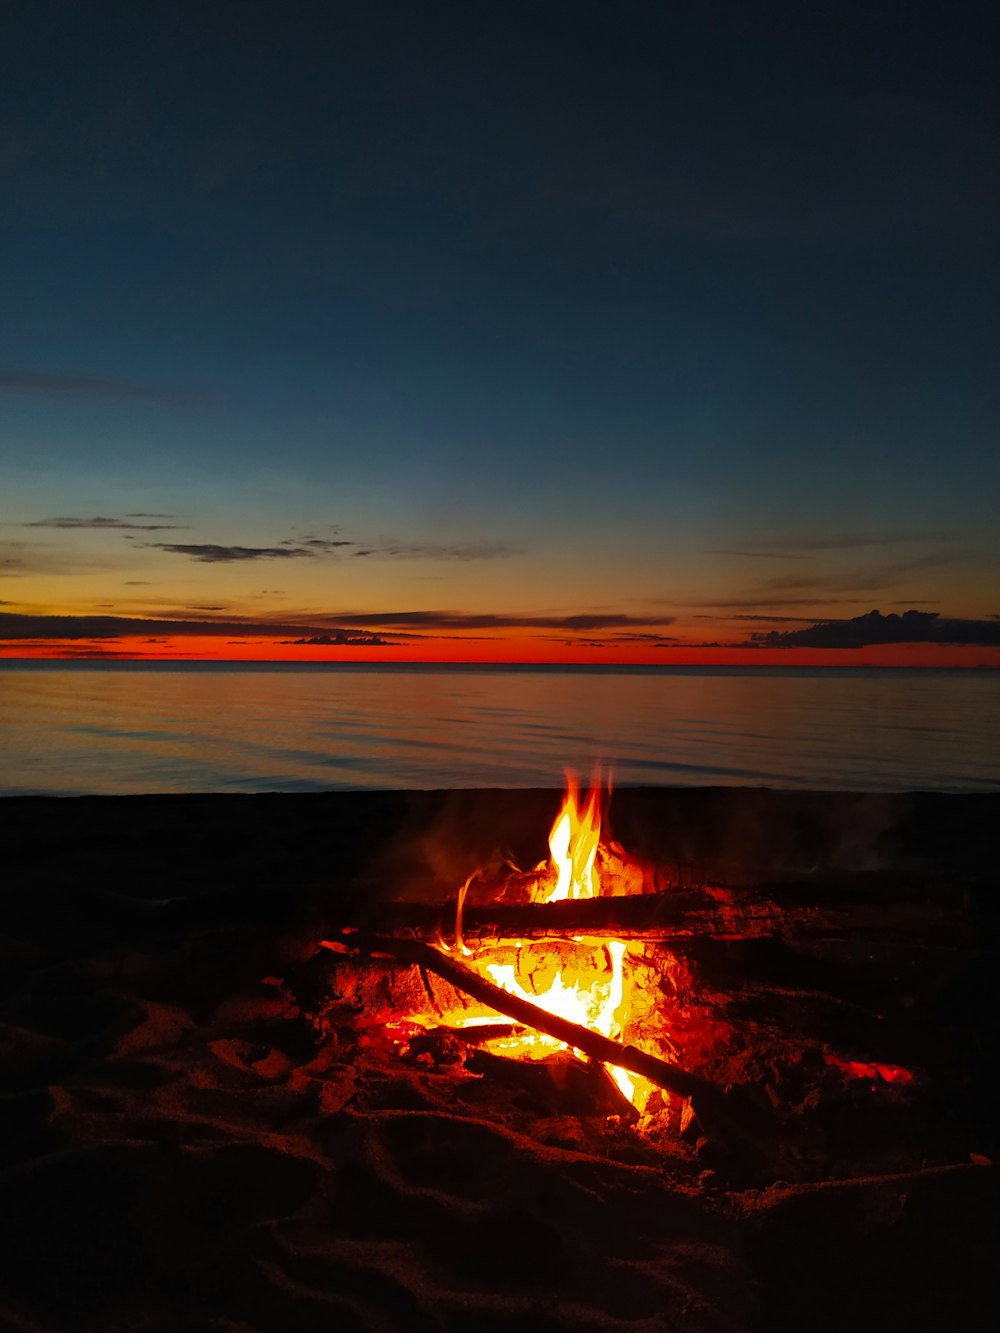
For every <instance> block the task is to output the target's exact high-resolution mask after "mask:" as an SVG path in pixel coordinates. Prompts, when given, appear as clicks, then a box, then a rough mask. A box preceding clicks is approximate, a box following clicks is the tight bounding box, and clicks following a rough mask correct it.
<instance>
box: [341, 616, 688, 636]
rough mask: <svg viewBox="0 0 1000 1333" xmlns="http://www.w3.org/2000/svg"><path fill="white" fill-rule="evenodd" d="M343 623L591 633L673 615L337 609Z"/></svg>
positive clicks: (669, 620)
mask: <svg viewBox="0 0 1000 1333" xmlns="http://www.w3.org/2000/svg"><path fill="white" fill-rule="evenodd" d="M332 618H334V619H336V620H339V621H340V622H341V623H342V624H346V625H379V626H382V627H390V626H391V627H394V628H400V629H404V628H405V629H429V630H479V629H485V630H497V629H551V630H575V631H579V632H581V633H592V632H594V631H595V630H605V629H629V628H631V627H633V626H634V627H636V628H640V629H641V628H647V627H649V626H666V625H672V624H673V623H674V622H675V620H676V619H677V617H676V616H632V615H622V614H620V613H615V612H610V613H591V612H587V613H584V614H580V615H566V616H532V615H512V614H508V615H500V614H496V613H493V612H486V613H482V612H465V611H365V612H351V611H340V612H337V613H336V615H335V616H334V617H332Z"/></svg>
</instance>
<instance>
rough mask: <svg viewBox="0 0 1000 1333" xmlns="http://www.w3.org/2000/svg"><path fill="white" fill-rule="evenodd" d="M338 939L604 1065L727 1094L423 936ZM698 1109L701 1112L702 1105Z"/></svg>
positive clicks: (684, 1093) (661, 1082)
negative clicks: (501, 981) (484, 973)
mask: <svg viewBox="0 0 1000 1333" xmlns="http://www.w3.org/2000/svg"><path fill="white" fill-rule="evenodd" d="M338 944H340V945H343V944H347V945H348V946H349V947H352V948H355V949H359V950H361V951H363V952H365V953H373V954H383V955H387V956H388V957H390V958H395V959H396V960H397V961H398V962H401V963H410V964H416V965H417V966H419V967H426V968H427V970H428V972H434V973H436V974H437V975H438V976H439V977H443V978H444V980H445V981H448V982H450V983H451V984H452V985H453V986H454V987H455V988H456V989H457V990H461V991H464V992H465V993H466V994H467V995H471V996H472V998H473V999H474V1000H478V1001H479V1002H480V1003H481V1004H485V1005H487V1006H488V1007H489V1008H490V1009H495V1010H496V1012H497V1013H499V1014H506V1016H507V1017H508V1018H513V1019H514V1020H515V1021H516V1022H518V1023H524V1024H525V1025H526V1026H527V1027H532V1028H534V1029H535V1030H536V1031H537V1032H544V1033H546V1034H547V1035H548V1036H550V1037H555V1039H556V1040H557V1041H564V1042H565V1043H566V1045H567V1046H571V1047H573V1048H574V1049H576V1050H578V1051H582V1052H583V1053H584V1055H588V1056H590V1058H591V1059H592V1060H597V1061H599V1062H600V1063H601V1064H609V1065H617V1066H619V1067H620V1068H622V1069H627V1070H629V1071H630V1072H631V1073H633V1074H639V1075H641V1076H642V1077H643V1078H646V1079H649V1081H650V1083H655V1084H656V1086H657V1087H659V1088H665V1089H666V1090H667V1091H668V1092H673V1093H676V1094H677V1096H679V1097H690V1098H695V1099H697V1098H698V1097H704V1096H705V1095H706V1094H707V1095H708V1096H711V1097H713V1098H714V1097H718V1096H720V1095H722V1094H721V1090H720V1089H719V1088H718V1087H717V1086H716V1085H715V1084H714V1083H710V1082H708V1080H707V1079H703V1078H699V1077H698V1076H697V1075H696V1074H690V1073H688V1071H687V1070H685V1069H681V1068H680V1067H679V1066H677V1065H672V1064H668V1063H667V1061H665V1060H660V1059H658V1058H657V1057H656V1056H655V1055H648V1054H647V1053H646V1052H645V1051H640V1050H638V1049H637V1048H636V1047H635V1046H623V1045H622V1043H621V1042H618V1041H612V1040H611V1038H610V1037H605V1036H602V1035H601V1033H599V1032H592V1031H591V1030H590V1028H585V1027H581V1026H580V1024H579V1023H571V1022H570V1021H569V1020H568V1019H565V1018H560V1017H559V1016H558V1015H556V1014H550V1013H549V1012H548V1011H547V1010H545V1009H541V1008H539V1006H538V1005H537V1004H532V1003H531V1001H530V1000H525V999H523V998H522V997H521V996H519V995H511V994H510V992H509V991H505V990H504V989H503V987H502V986H496V985H494V984H493V982H492V981H487V980H486V978H485V977H481V976H479V974H478V973H476V972H473V971H472V970H471V969H470V968H468V967H465V966H464V965H463V964H462V963H460V962H458V961H457V960H456V959H454V958H452V957H451V956H450V955H448V954H445V953H441V952H439V951H438V950H437V949H433V948H431V947H430V945H427V944H423V943H421V942H420V941H419V940H407V939H395V938H387V937H385V936H379V935H362V934H360V933H356V932H350V933H348V934H347V935H346V936H344V937H342V938H341V940H340V941H338ZM695 1110H696V1111H697V1106H695Z"/></svg>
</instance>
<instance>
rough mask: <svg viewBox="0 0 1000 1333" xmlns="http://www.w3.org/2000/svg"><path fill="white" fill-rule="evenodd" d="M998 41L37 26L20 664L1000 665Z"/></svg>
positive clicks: (993, 29) (13, 111)
mask: <svg viewBox="0 0 1000 1333" xmlns="http://www.w3.org/2000/svg"><path fill="white" fill-rule="evenodd" d="M998 49H1000V11H997V8H996V6H995V5H994V4H992V3H983V4H978V3H958V4H956V3H940V4H930V3H919V2H916V3H907V4H903V3H893V4H890V3H885V2H884V0H870V2H869V3H864V4H861V3H858V4H850V3H848V4H845V3H838V4H807V5H803V4H802V3H801V0H795V2H794V3H793V2H786V3H767V0H761V3H759V4H753V5H748V4H745V3H733V4H726V3H715V0H699V3H697V4H685V5H682V4H674V3H667V2H666V0H661V2H660V3H656V2H654V0H641V2H640V0H614V3H611V2H610V0H609V2H608V3H592V2H590V0H573V2H572V3H564V2H563V0H532V3H522V2H521V0H504V3H502V4H501V3H496V0H487V2H485V3H482V2H480V0H451V2H449V3H435V2H434V0H421V2H415V0H409V3H390V2H389V0H385V2H383V0H367V2H366V3H365V4H336V3H313V2H310V0H299V2H298V3H296V2H295V0H286V2H284V3H277V2H273V3H258V2H256V0H239V2H238V3H235V2H227V0H214V2H213V3H211V4H204V3H197V4H192V3H185V2H184V0H172V2H171V3H158V2H157V0H149V3H143V4H135V3H134V0H130V2H129V3H122V4H116V3H104V2H103V0H87V2H83V0H81V2H80V3H71V2H70V0H26V2H24V0H14V2H13V3H12V4H10V5H8V6H5V9H4V40H3V44H2V53H0V656H5V657H37V656H42V657H46V656H52V657H63V656H68V657H78V656H84V657H86V656H94V657H105V656H125V657H129V656H136V657H147V656H148V657H160V658H173V657H176V658H181V659H185V658H192V657H193V658H198V657H210V658H260V659H289V660H296V661H319V660H335V661H372V660H374V661H386V660H420V661H526V662H534V661H551V662H561V661H565V662H662V663H664V664H670V663H677V664H682V663H698V664H711V663H726V664H728V663H746V664H751V665H752V664H757V663H759V664H767V665H775V664H777V665H804V664H823V663H833V664H836V665H841V666H842V665H848V664H854V663H857V664H882V665H906V664H913V665H935V664H936V665H968V666H989V665H992V666H998V665H1000V596H998V584H1000V577H998V576H1000V525H998V523H997V512H998V495H1000V442H998V423H1000V388H998V384H1000V376H998V375H997V372H996V366H997V348H998V347H1000V327H998V325H1000V313H998V312H1000V247H998V239H1000V237H998V221H1000V154H998V153H997V152H996V145H997V143H1000V99H998V98H997V94H996V87H995V84H996V79H995V53H996V51H997V50H998Z"/></svg>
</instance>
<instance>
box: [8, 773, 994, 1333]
mask: <svg viewBox="0 0 1000 1333" xmlns="http://www.w3.org/2000/svg"><path fill="white" fill-rule="evenodd" d="M558 801H559V793H555V792H539V791H499V792H483V791H480V792H472V791H467V792H452V793H447V792H409V793H393V792H386V793H345V794H336V795H329V796H325V795H317V796H277V795H276V796H176V797H170V796H166V797H122V798H111V797H104V798H90V797H86V798H79V799H65V800H56V799H46V798H9V799H7V800H5V801H4V802H2V803H0V822H2V829H3V847H4V862H5V865H4V876H3V880H4V924H3V927H2V928H0V950H2V958H3V971H4V976H5V982H4V987H3V1000H2V1005H0V1017H2V1024H3V1026H2V1042H3V1059H2V1063H0V1081H2V1089H0V1110H2V1115H3V1125H4V1133H3V1136H2V1152H3V1192H4V1198H5V1200H6V1207H5V1213H6V1216H7V1218H8V1222H9V1238H8V1240H7V1243H6V1247H5V1248H6V1253H5V1263H4V1265H3V1268H4V1269H5V1272H4V1275H3V1277H2V1279H0V1281H2V1290H3V1297H2V1301H3V1304H2V1309H0V1323H2V1324H3V1326H4V1327H9V1328H12V1329H17V1330H26V1331H28V1330H30V1331H32V1333H34V1331H36V1330H38V1331H41V1330H46V1331H48V1330H52V1331H55V1330H64V1329H65V1330H94V1331H95V1333H96V1331H97V1330H101V1333H118V1331H119V1330H121V1331H123V1333H124V1330H130V1331H131V1330H164V1331H165V1330H173V1329H178V1330H179V1329H192V1330H195V1329H199V1330H201V1329H203V1330H218V1331H219V1333H272V1331H273V1333H295V1331H297V1330H303V1331H305V1330H313V1329H316V1330H319V1329H324V1330H325V1329H330V1328H337V1329H351V1330H353V1329H357V1330H372V1333H375V1331H381V1330H395V1329H400V1330H424V1329H426V1330H432V1329H445V1330H450V1329H456V1330H464V1329H469V1330H472V1329H475V1330H477V1331H481V1330H483V1329H493V1328H497V1329H501V1328H513V1327H526V1328H530V1329H532V1330H538V1331H539V1333H541V1331H542V1330H553V1331H554V1330H566V1331H567V1333H568V1330H571V1329H582V1328H587V1329H590V1328H592V1329H608V1330H611V1329H615V1330H646V1329H648V1330H658V1329H668V1328H669V1329H678V1330H692V1331H694V1330H698V1331H701V1330H705V1331H706V1333H707V1331H708V1330H734V1331H735V1330H756V1329H765V1328H767V1329H769V1330H786V1329H787V1330H789V1331H790V1330H792V1329H802V1328H809V1329H817V1330H827V1329H828V1330H834V1329H838V1330H840V1329H846V1328H852V1329H869V1328H871V1329H875V1328H885V1327H905V1328H909V1329H925V1328H926V1329H931V1328H935V1329H937V1328H940V1327H942V1326H944V1327H949V1326H950V1327H967V1328H971V1327H978V1326H981V1324H982V1321H983V1316H982V1315H981V1313H980V1311H981V1310H983V1309H988V1308H989V1304H990V1303H991V1302H992V1300H993V1299H994V1293H993V1285H994V1279H993V1274H994V1272H995V1262H996V1241H997V1236H996V1217H997V1202H998V1200H997V1186H996V1174H995V1167H994V1166H993V1165H992V1162H993V1160H994V1156H995V1152H996V1151H997V1149H998V1147H1000V1145H998V1143H997V1130H996V1125H997V1118H996V1074H995V1070H996V1064H997V1056H998V1052H997V1037H996V1030H995V1014H996V1000H997V980H996V978H997V976H998V975H1000V974H998V972H997V969H996V961H997V960H996V938H997V935H996V926H997V918H998V914H1000V913H998V902H1000V899H998V896H997V883H996V879H997V873H996V866H997V865H998V864H1000V859H998V857H1000V846H998V842H1000V833H998V830H1000V797H997V796H993V795H987V796H983V797H973V796H933V795H914V796H859V795H845V794H841V795H828V794H792V793H774V792H767V791H761V790H742V791H737V790H700V791H684V790H678V791H670V790H653V789H630V790H626V789H623V790H621V791H618V792H616V793H615V794H614V797H613V800H612V802H611V808H610V824H611V832H612V833H613V836H614V837H615V838H616V839H618V840H619V841H620V842H621V844H622V845H623V846H624V847H625V848H627V849H629V851H630V852H632V853H634V854H635V855H636V856H639V857H642V858H644V859H645V860H646V861H647V862H648V863H650V864H654V865H656V866H657V867H659V868H660V871H661V872H662V875H663V877H664V881H665V882H669V883H671V884H674V885H677V886H678V887H682V886H683V887H688V888H690V887H692V886H698V885H701V884H705V883H710V884H716V885H725V886H728V887H729V889H731V890H732V892H733V893H735V894H736V895H737V901H738V895H739V894H740V893H741V892H743V891H749V890H750V889H754V888H755V889H757V890H761V886H764V887H765V888H766V892H767V895H768V899H769V901H771V902H773V903H775V904H777V907H778V909H779V911H780V912H781V913H786V914H788V915H789V919H791V916H792V915H793V914H794V915H795V919H796V920H799V921H808V923H809V932H811V933H808V938H807V935H806V934H801V936H800V937H797V938H795V939H792V938H791V937H790V936H789V937H788V938H786V937H785V936H784V935H783V934H782V932H781V930H780V929H779V930H778V931H777V932H775V931H771V932H770V933H769V934H763V935H761V936H759V937H755V938H754V939H743V940H741V939H732V940H728V941H726V940H722V939H713V940H709V941H707V942H706V943H705V944H704V946H703V948H702V949H701V952H700V953H698V952H696V953H694V954H692V958H693V962H692V964H691V966H692V967H693V968H695V969H696V970H695V975H696V976H697V977H698V978H700V982H699V985H700V987H701V989H700V991H699V992H698V993H697V994H696V995H694V996H693V998H692V1005H693V1006H695V1007H697V1005H702V1006H709V1005H712V1006H714V1007H715V1009H716V1010H717V1011H718V1012H719V1013H723V1012H724V1013H725V1015H726V1018H727V1022H728V1023H729V1024H730V1025H731V1027H732V1029H733V1030H734V1031H736V1032H737V1033H739V1034H741V1040H745V1041H746V1042H747V1043H748V1048H749V1046H752V1045H753V1042H754V1040H756V1038H755V1037H754V1036H753V1034H754V1033H757V1034H764V1033H766V1034H768V1040H774V1039H775V1035H774V1034H776V1033H778V1034H780V1033H783V1032H784V1033H789V1034H791V1033H794V1034H795V1039H796V1040H799V1039H800V1038H801V1039H803V1040H804V1039H806V1038H808V1041H809V1042H811V1043H813V1045H814V1046H815V1048H816V1049H819V1048H820V1047H822V1049H824V1050H827V1049H828V1050H831V1051H835V1052H836V1053H837V1055H838V1058H842V1059H843V1060H844V1061H847V1062H849V1061H854V1062H863V1061H874V1062H878V1061H882V1062H884V1063H885V1067H886V1068H889V1067H890V1066H892V1067H895V1066H905V1067H906V1069H907V1070H909V1071H911V1072H912V1073H913V1081H912V1085H907V1089H906V1090H905V1095H903V1093H901V1092H900V1090H899V1088H898V1087H896V1086H895V1085H894V1084H892V1083H891V1082H886V1081H885V1080H884V1079H880V1078H874V1079H873V1080H872V1081H871V1082H870V1083H869V1082H866V1080H864V1079H860V1080H859V1079H853V1080H852V1079H850V1078H847V1077H846V1076H845V1077H841V1075H840V1074H839V1073H838V1072H837V1071H838V1068H839V1066H838V1067H836V1068H835V1067H831V1068H830V1069H828V1070H827V1071H826V1072H825V1073H824V1075H823V1079H822V1081H821V1082H820V1083H817V1084H816V1085H815V1088H816V1089H817V1090H816V1091H814V1093H813V1095H812V1099H811V1100H810V1099H809V1097H808V1096H807V1095H806V1094H805V1093H803V1092H802V1091H801V1090H800V1091H799V1092H797V1093H796V1094H795V1096H794V1097H793V1096H792V1094H791V1093H790V1092H786V1093H782V1095H781V1097H779V1096H778V1094H777V1093H775V1094H774V1095H773V1096H772V1097H771V1101H770V1103H769V1104H768V1103H767V1099H766V1098H764V1097H763V1095H761V1096H760V1097H759V1098H758V1092H757V1089H756V1088H755V1087H754V1086H753V1084H752V1082H751V1083H750V1084H748V1085H747V1086H746V1087H744V1088H742V1089H741V1093H742V1095H743V1096H744V1100H745V1101H746V1102H747V1105H748V1106H750V1105H752V1104H753V1105H756V1102H757V1100H759V1101H760V1103H761V1106H763V1109H764V1111H765V1112H766V1113H767V1115H768V1116H770V1117H771V1118H770V1119H769V1120H768V1121H767V1125H768V1129H767V1133H768V1134H769V1135H770V1138H769V1139H768V1144H767V1152H765V1153H764V1154H763V1155H759V1154H753V1153H748V1151H747V1150H746V1149H745V1147H742V1146H740V1145H739V1144H736V1145H734V1144H732V1143H726V1142H724V1141H715V1140H713V1139H712V1138H711V1136H705V1135H704V1134H699V1133H697V1131H696V1132H694V1133H689V1134H687V1135H684V1136H682V1135H677V1136H674V1137H672V1138H666V1137H662V1136H661V1137H660V1138H651V1137H649V1136H645V1137H644V1136H643V1135H642V1134H640V1133H639V1132H638V1130H637V1128H636V1127H635V1126H633V1125H631V1124H629V1123H627V1122H625V1121H624V1120H621V1119H617V1118H616V1119H615V1120H613V1121H609V1120H608V1118H607V1117H606V1115H605V1116H601V1115H595V1114H591V1113H588V1111H587V1108H586V1107H584V1108H582V1110H581V1108H580V1107H579V1106H578V1105H577V1104H576V1103H574V1102H573V1101H572V1099H571V1098H569V1097H568V1094H566V1095H564V1092H563V1091H560V1089H559V1088H558V1087H557V1086H556V1083H553V1084H552V1085H551V1086H549V1085H546V1087H543V1088H541V1089H539V1090H534V1091H533V1090H532V1089H530V1088H529V1089H526V1088H525V1086H523V1085H519V1084H518V1083H517V1082H516V1081H515V1082H509V1081H507V1080H505V1079H502V1078H492V1077H490V1076H488V1075H481V1074H475V1073H473V1072H470V1070H469V1069H467V1068H461V1067H459V1068H456V1067H453V1066H447V1065H444V1064H441V1063H435V1062H434V1061H428V1060H423V1061H413V1060H407V1059H405V1058H404V1057H403V1056H401V1055H400V1053H399V1051H398V1050H396V1049H394V1047H393V1046H392V1043H390V1042H387V1041H379V1040H377V1039H375V1038H374V1037H373V1036H372V1034H371V1033H370V1032H368V1033H365V1034H359V1032H358V1031H353V1034H352V1029H351V1027H350V1024H348V1023H346V1022H345V1023H343V1024H342V1025H341V1026H340V1027H339V1028H337V1027H336V1025H335V1024H334V1025H332V1026H331V1024H330V1023H329V1022H328V1023H327V1025H326V1027H325V1028H323V1027H322V1026H321V1025H318V1023H317V1013H316V1008H317V1006H316V1004H315V997H314V995H313V994H312V992H310V990H309V987H308V986H307V985H304V984H303V983H302V980H301V979H302V978H303V977H306V976H311V977H312V978H313V981H315V976H316V975H317V974H316V971H315V966H316V965H315V954H316V948H317V944H318V942H319V940H320V939H322V938H323V937H324V934H325V933H327V932H329V931H331V930H335V929H336V928H337V927H338V925H340V924H342V923H343V922H344V921H345V920H347V919H349V918H350V919H365V918H367V917H370V918H371V919H372V920H377V918H378V912H379V907H380V905H381V904H384V903H386V902H388V901H408V902H412V903H433V902H435V901H438V900H444V899H446V898H448V897H449V895H453V894H454V892H455V891H456V889H457V887H458V885H459V884H461V882H462V880H463V879H464V878H465V876H467V875H468V874H469V873H470V871H471V870H473V869H475V868H476V867H477V866H478V865H482V864H485V863H487V862H489V861H491V860H495V859H496V858H498V857H503V856H509V857H511V858H512V859H513V860H515V861H516V862H517V863H518V864H520V865H525V866H527V865H531V864H533V863H535V862H537V861H538V860H539V859H540V858H542V857H544V855H545V837H546V833H547V831H548V827H549V824H550V822H551V819H552V815H553V813H554V811H555V809H556V808H557V806H558ZM814 927H815V928H814ZM310 969H312V971H310ZM747 1034H750V1035H747ZM762 1039H763V1038H761V1040H762ZM681 1046H682V1049H681V1057H682V1060H683V1059H686V1060H687V1062H688V1064H692V1065H694V1066H697V1065H698V1059H699V1057H698V1054H697V1052H694V1051H688V1052H685V1051H684V1050H683V1043H681ZM719 1068H721V1066H719V1067H715V1066H712V1065H711V1064H710V1063H703V1065H702V1066H701V1067H699V1068H698V1069H697V1072H699V1073H701V1074H704V1075H707V1076H711V1077H713V1078H716V1077H718V1074H719ZM747 1068H749V1064H747ZM835 1076H836V1077H835ZM838 1080H839V1081H838ZM883 1083H885V1086H884V1087H883V1086H882V1085H883ZM859 1084H860V1086H859ZM786 1085H787V1080H786V1083H785V1084H777V1085H776V1086H777V1087H779V1090H780V1088H783V1087H786ZM796 1097H797V1098H798V1099H799V1100H798V1101H796V1100H795V1098H796ZM734 1104H735V1105H739V1104H740V1103H734ZM754 1123H755V1125H756V1124H757V1123H758V1122H757V1121H755V1122H754ZM760 1123H763V1122H760ZM756 1132H757V1130H756V1129H755V1133H756Z"/></svg>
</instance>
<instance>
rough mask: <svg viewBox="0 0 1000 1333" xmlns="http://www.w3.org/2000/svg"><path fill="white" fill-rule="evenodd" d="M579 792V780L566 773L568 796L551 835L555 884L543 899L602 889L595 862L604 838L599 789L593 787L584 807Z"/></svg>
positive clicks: (591, 893)
mask: <svg viewBox="0 0 1000 1333" xmlns="http://www.w3.org/2000/svg"><path fill="white" fill-rule="evenodd" d="M579 795H580V792H579V788H578V787H577V784H576V779H575V778H574V777H573V775H572V774H567V787H566V797H565V799H564V801H563V805H562V809H561V810H560V811H559V814H558V815H557V816H556V822H555V823H554V824H553V825H552V832H551V833H550V834H549V851H550V852H551V854H552V864H553V865H554V866H555V869H556V883H555V887H554V888H553V889H552V890H551V891H550V892H549V893H543V894H541V895H540V898H539V901H541V902H551V903H558V902H562V901H563V900H564V899H566V898H595V897H596V896H597V895H598V894H599V893H600V891H601V886H600V879H599V876H598V873H597V869H596V866H595V864H594V863H595V861H596V859H597V848H598V845H599V843H600V841H601V809H600V791H599V788H597V787H596V786H595V787H591V789H590V791H589V792H588V794H587V799H586V801H585V802H584V806H583V809H582V810H581V809H580V807H579Z"/></svg>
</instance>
